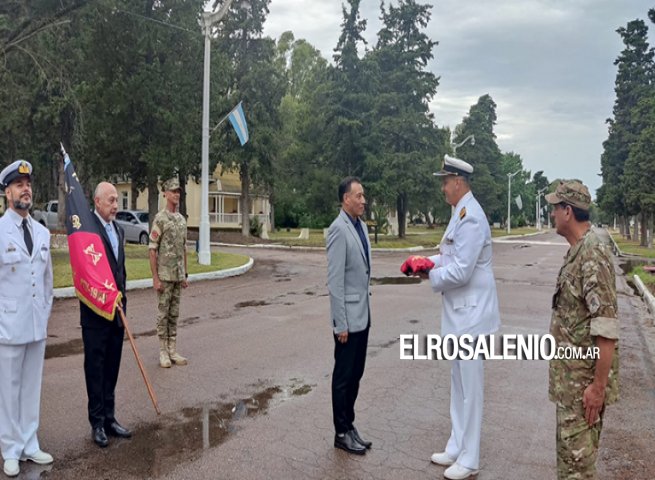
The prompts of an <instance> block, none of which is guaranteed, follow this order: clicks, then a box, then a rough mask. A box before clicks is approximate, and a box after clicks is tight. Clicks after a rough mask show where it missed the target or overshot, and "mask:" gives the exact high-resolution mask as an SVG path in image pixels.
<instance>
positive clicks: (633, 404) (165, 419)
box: [19, 233, 655, 480]
mask: <svg viewBox="0 0 655 480" xmlns="http://www.w3.org/2000/svg"><path fill="white" fill-rule="evenodd" d="M566 250H567V245H566V244H565V243H564V241H563V239H561V238H560V237H558V236H557V235H556V234H554V233H546V234H543V235H540V236H538V237H530V238H526V239H524V240H520V241H515V242H512V243H496V244H495V245H494V270H495V274H496V280H497V287H498V293H499V301H500V308H501V317H502V324H503V325H502V329H501V332H499V333H516V334H545V333H547V332H548V325H549V321H550V303H551V297H552V294H553V291H554V286H555V280H556V275H557V272H558V271H559V267H560V266H561V263H562V258H563V255H564V254H565V252H566ZM222 251H235V252H237V251H238V252H239V253H244V252H245V253H247V254H248V255H250V256H252V257H253V258H254V259H255V266H254V267H253V269H252V270H251V271H250V272H248V273H247V274H245V275H243V276H241V277H234V278H227V279H221V280H214V281H206V282H199V283H194V284H192V285H191V286H190V287H189V289H188V290H186V291H184V292H183V298H182V305H181V315H180V327H179V331H178V350H179V351H180V352H181V353H182V354H183V355H185V356H187V357H188V358H189V365H188V366H185V367H177V366H175V367H173V368H171V369H162V368H159V366H158V342H157V338H156V335H155V322H156V320H155V316H156V312H155V308H156V307H155V294H154V292H153V291H152V290H141V291H131V292H128V320H129V322H130V326H131V329H132V332H133V334H134V336H135V338H136V344H137V347H138V349H139V352H140V354H141V357H142V360H143V363H144V365H145V367H146V370H147V373H148V375H149V377H150V380H151V382H152V384H153V388H154V391H155V393H156V395H157V398H158V402H159V406H160V408H161V411H162V414H161V415H160V416H158V415H157V414H156V413H155V411H154V409H153V407H152V405H151V403H150V400H149V398H148V396H147V392H146V389H145V387H144V385H143V381H142V379H141V375H140V373H139V371H138V369H137V367H136V363H135V361H134V356H133V353H132V351H131V348H130V346H129V343H127V341H126V343H125V345H124V349H123V362H122V367H121V374H120V378H119V382H118V387H117V390H116V396H117V402H116V403H117V412H116V413H117V418H118V420H119V421H120V422H121V423H122V424H123V425H125V426H128V427H129V428H131V429H132V430H133V432H134V436H133V438H132V439H130V440H115V439H111V444H110V446H109V447H108V448H106V449H100V448H98V447H96V446H95V445H94V444H93V443H92V441H91V438H90V428H89V425H88V422H87V419H86V391H85V385H84V374H83V368H82V365H83V355H82V343H81V329H80V328H79V307H78V302H77V301H75V300H70V299H69V300H57V301H56V302H55V305H54V308H53V314H52V317H51V319H50V327H49V338H48V345H47V350H46V362H45V369H44V377H43V391H42V406H41V410H42V411H41V426H40V430H39V438H40V442H41V445H42V448H43V449H44V450H46V451H48V452H50V453H52V454H53V455H54V457H55V463H54V464H53V465H52V466H48V467H37V466H35V465H31V464H30V465H25V464H21V466H22V473H21V476H20V477H19V478H25V479H28V478H29V479H32V478H48V479H87V478H94V479H96V478H97V479H145V478H152V479H171V480H173V479H281V478H285V479H434V478H443V468H442V467H438V466H435V465H432V464H430V461H429V458H430V455H431V454H432V453H433V452H436V451H441V450H442V449H443V447H444V445H445V443H446V440H447V439H448V435H449V431H450V420H449V413H448V403H449V386H450V380H449V378H450V377H449V375H450V373H449V371H450V369H449V364H448V362H447V361H428V360H400V359H399V356H400V355H399V354H400V348H399V336H400V335H401V334H420V335H425V334H438V333H439V322H440V309H441V296H440V295H438V294H434V293H433V292H432V291H431V289H430V287H429V285H428V284H426V283H425V282H423V283H420V284H418V283H416V280H408V279H405V278H402V277H401V274H400V271H399V266H400V264H401V263H402V261H403V260H404V259H405V258H406V257H407V256H408V254H407V253H381V252H375V253H373V277H374V282H373V296H372V309H373V319H372V329H371V334H370V340H369V348H368V357H367V367H366V372H365V374H364V378H363V379H362V384H361V388H360V394H359V399H358V401H357V407H356V413H357V418H356V425H357V426H358V429H359V430H360V432H361V433H362V435H363V436H366V437H367V438H368V439H370V440H371V441H373V448H372V450H370V451H369V452H368V453H367V454H366V455H365V456H362V457H357V456H351V455H348V454H346V453H345V452H343V451H340V450H335V449H334V448H333V445H332V443H333V436H334V432H333V427H332V418H331V402H330V377H331V372H332V367H333V340H332V337H331V333H330V322H329V301H328V297H327V289H326V285H325V283H326V258H325V253H324V252H321V251H288V250H262V249H256V248H249V249H243V248H239V249H228V248H223V249H222ZM429 253H431V252H425V254H429ZM619 264H620V262H619V261H617V262H616V267H617V268H616V270H617V274H618V275H620V276H618V277H617V287H618V291H619V309H620V315H621V336H622V337H621V374H620V375H621V377H620V378H621V395H622V398H621V401H620V403H619V404H617V405H616V406H612V407H610V408H608V409H607V413H606V420H605V429H604V431H603V437H602V439H601V452H600V460H599V471H600V478H601V479H608V480H609V479H612V480H615V479H624V478H625V479H642V478H643V479H652V478H655V467H653V466H652V462H651V461H650V460H651V457H652V453H653V445H655V380H654V379H655V369H654V365H653V358H655V357H654V353H655V327H653V322H652V318H650V317H648V315H647V313H646V310H645V308H644V307H643V305H642V303H641V300H640V299H639V298H638V297H635V296H634V293H633V290H632V289H631V288H630V286H629V285H628V284H627V283H626V279H625V277H623V276H622V272H621V270H620V268H619ZM547 374H548V366H547V362H546V361H511V360H490V361H488V362H487V364H486V367H485V407H484V408H485V410H484V421H483V431H482V448H481V469H482V470H481V473H480V474H479V475H478V477H477V478H479V479H484V480H487V479H494V480H495V479H538V480H539V479H552V478H555V428H554V422H555V415H554V407H553V405H552V404H551V403H550V402H549V401H548V388H547Z"/></svg>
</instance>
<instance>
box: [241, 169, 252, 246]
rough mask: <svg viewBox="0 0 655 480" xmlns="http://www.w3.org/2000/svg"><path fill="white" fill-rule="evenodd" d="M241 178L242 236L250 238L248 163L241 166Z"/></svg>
mask: <svg viewBox="0 0 655 480" xmlns="http://www.w3.org/2000/svg"><path fill="white" fill-rule="evenodd" d="M239 176H240V177H241V197H240V198H239V203H240V205H241V235H243V236H244V237H250V172H249V171H248V164H247V163H245V162H244V163H242V164H241V169H240V172H239Z"/></svg>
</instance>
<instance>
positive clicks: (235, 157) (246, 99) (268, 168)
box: [212, 0, 286, 236]
mask: <svg viewBox="0 0 655 480" xmlns="http://www.w3.org/2000/svg"><path fill="white" fill-rule="evenodd" d="M269 3H270V0H252V1H251V2H250V6H249V7H248V8H238V7H237V6H234V4H233V6H232V7H231V10H230V13H229V14H228V15H227V17H226V20H225V23H224V28H223V29H222V30H220V32H219V36H218V38H217V42H216V44H217V47H218V49H219V51H221V52H224V53H223V55H224V58H225V63H224V69H223V70H222V71H221V74H222V75H223V76H225V77H226V78H227V80H228V83H227V88H226V90H224V91H223V92H219V93H220V94H221V100H219V101H218V102H217V104H218V105H221V106H222V108H221V107H219V108H218V109H217V110H213V111H223V112H225V113H227V112H228V111H229V110H230V109H231V108H233V107H234V106H235V105H236V104H238V103H239V101H243V104H244V112H245V114H246V118H247V123H248V130H249V132H250V140H249V141H248V143H246V144H245V145H244V146H243V147H240V146H239V144H238V141H237V140H236V138H235V136H234V135H233V133H232V132H229V130H227V129H223V130H222V131H221V132H220V133H219V134H218V135H216V136H215V137H214V138H213V140H215V141H214V142H213V143H212V147H213V148H214V151H215V152H217V153H219V155H220V158H221V163H222V164H223V165H224V166H225V167H226V168H228V169H234V170H236V171H238V172H239V177H240V179H241V198H240V204H241V214H242V229H241V233H242V235H244V236H250V217H249V213H250V188H251V185H253V186H255V188H261V189H264V190H265V191H270V188H271V186H272V183H273V165H274V163H275V161H276V159H277V156H278V151H279V143H278V139H279V129H280V120H279V107H280V101H281V99H282V97H283V95H284V93H285V91H286V84H285V82H284V72H283V71H282V70H281V68H280V65H279V64H278V63H277V61H276V60H277V50H276V45H275V41H274V40H273V39H271V38H270V37H262V31H263V25H264V20H265V19H266V15H267V14H268V4H269ZM228 132H229V133H228ZM218 141H219V142H218Z"/></svg>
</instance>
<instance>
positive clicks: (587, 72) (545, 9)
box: [264, 0, 655, 197]
mask: <svg viewBox="0 0 655 480" xmlns="http://www.w3.org/2000/svg"><path fill="white" fill-rule="evenodd" d="M388 3H389V0H385V4H388ZM392 3H393V4H397V0H393V1H392ZM419 3H429V4H431V5H432V6H433V8H432V10H431V12H432V18H431V21H430V23H429V25H428V27H427V29H426V33H427V34H428V36H429V37H430V38H431V39H432V40H433V41H437V42H439V44H438V45H437V46H436V47H435V49H434V51H433V53H434V59H433V60H432V62H431V63H430V64H429V66H428V68H429V70H430V71H432V72H433V73H434V74H435V75H437V76H439V77H440V83H439V87H438V89H437V94H436V95H435V97H434V98H433V99H432V102H431V105H430V108H431V110H432V112H433V113H434V114H435V120H436V123H437V124H438V125H439V126H442V127H443V126H449V127H451V129H454V127H455V126H456V125H457V124H459V123H461V121H462V118H463V117H464V116H465V115H466V114H467V113H468V111H469V108H470V107H471V105H473V104H475V103H476V102H477V100H478V98H479V97H481V96H482V95H485V94H489V95H491V97H492V98H493V99H494V101H495V102H496V105H497V109H496V115H497V123H496V126H495V130H494V131H495V133H496V136H497V142H498V145H499V147H500V149H501V151H503V152H514V153H518V154H519V155H521V158H522V159H523V166H524V168H525V169H526V170H530V171H531V172H532V173H533V174H534V173H535V172H537V171H539V170H543V171H544V173H545V175H546V176H547V177H548V179H549V180H551V181H552V180H554V179H556V178H578V179H580V180H582V181H583V182H584V183H585V184H586V185H587V186H588V187H589V189H590V191H591V194H592V196H594V197H595V191H596V189H597V188H598V187H600V185H601V183H602V179H601V177H600V176H599V174H600V156H601V153H602V149H603V147H602V143H603V141H604V140H605V139H606V138H607V125H606V123H605V121H606V119H607V118H608V117H611V115H612V107H613V104H614V99H615V95H614V81H615V79H616V66H615V65H614V61H615V60H616V58H617V57H618V55H619V54H620V52H621V50H622V49H623V43H622V41H621V38H620V37H619V35H618V34H617V33H616V29H617V28H619V27H622V26H625V25H626V24H627V23H628V22H629V21H631V20H634V19H636V18H640V19H642V20H644V21H646V24H647V25H648V26H649V34H650V43H651V45H655V35H654V34H653V30H654V29H655V25H653V24H651V23H650V21H649V20H648V10H649V8H653V7H654V6H655V5H653V3H652V2H649V1H645V0H440V1H435V0H423V1H421V0H419ZM269 9H270V14H269V16H268V18H267V21H266V24H265V27H264V34H265V35H269V36H271V37H274V38H277V37H279V35H280V34H281V33H282V32H284V31H286V30H291V31H292V32H293V34H294V36H295V38H296V39H300V38H304V39H305V40H307V41H308V42H309V43H311V44H312V45H313V46H315V47H316V48H318V49H319V50H320V51H321V53H322V54H323V56H324V57H326V58H328V59H329V60H330V61H332V54H333V49H334V47H335V46H336V44H337V40H338V38H339V34H340V31H341V23H342V20H343V17H342V10H341V9H342V2H341V1H340V0H271V4H270V6H269ZM360 15H361V18H363V19H366V20H367V28H366V31H365V33H364V37H365V38H366V39H367V41H368V44H369V48H372V47H373V46H374V44H375V41H376V35H377V32H378V31H379V29H380V21H379V18H378V17H379V16H380V1H379V0H361V4H360Z"/></svg>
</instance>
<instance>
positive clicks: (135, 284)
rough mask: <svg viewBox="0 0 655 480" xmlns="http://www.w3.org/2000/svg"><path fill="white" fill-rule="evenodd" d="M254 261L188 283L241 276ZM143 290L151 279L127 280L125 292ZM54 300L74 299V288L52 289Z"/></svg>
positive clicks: (191, 277) (200, 275) (194, 277)
mask: <svg viewBox="0 0 655 480" xmlns="http://www.w3.org/2000/svg"><path fill="white" fill-rule="evenodd" d="M254 264H255V261H254V260H253V259H252V258H250V259H249V260H248V262H247V263H246V264H245V265H241V266H240V267H234V268H228V269H226V270H217V271H215V272H203V273H194V274H192V275H189V279H188V281H189V283H193V282H200V281H202V280H216V279H218V278H227V277H236V276H238V275H243V274H244V273H246V272H247V271H248V270H250V269H251V268H252V267H253V265H254ZM144 288H152V279H151V278H142V279H140V280H128V281H127V285H125V289H126V290H139V289H144ZM54 297H55V298H73V297H75V288H74V287H63V288H55V289H54Z"/></svg>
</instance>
